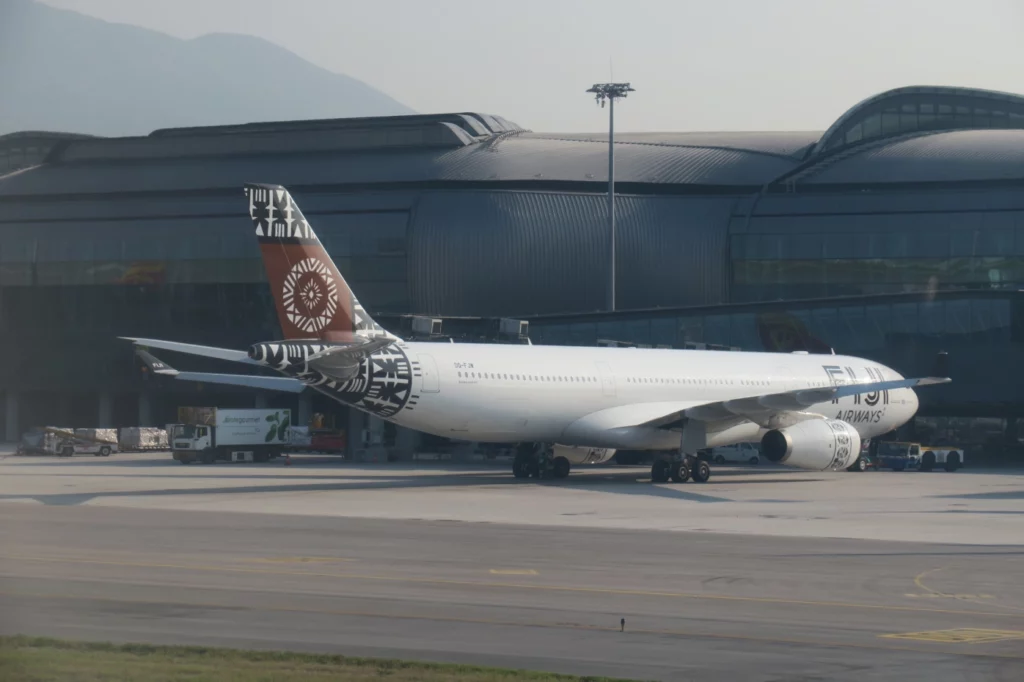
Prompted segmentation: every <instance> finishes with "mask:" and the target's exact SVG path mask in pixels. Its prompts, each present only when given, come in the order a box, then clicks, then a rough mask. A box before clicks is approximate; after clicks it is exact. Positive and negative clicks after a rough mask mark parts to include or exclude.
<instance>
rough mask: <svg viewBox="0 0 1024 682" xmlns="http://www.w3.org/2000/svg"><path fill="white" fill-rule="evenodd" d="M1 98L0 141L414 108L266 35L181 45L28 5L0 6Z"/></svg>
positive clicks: (11, 1) (14, 1)
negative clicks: (40, 133) (21, 135)
mask: <svg viewBox="0 0 1024 682" xmlns="http://www.w3.org/2000/svg"><path fill="white" fill-rule="evenodd" d="M0 92H2V93H4V106H3V107H0V135H3V134H6V133H12V132H19V131H24V130H50V131H60V132H70V133H85V134H91V135H105V136H122V135H146V134H148V133H149V132H151V131H153V130H156V129H159V128H178V127H190V126H208V125H227V124H238V123H254V122H265V121H277V120H296V119H317V118H348V117H356V116H396V115H402V114H412V113H415V112H414V111H413V110H412V109H410V108H409V107H407V106H405V105H404V104H401V103H400V102H398V101H397V100H395V99H394V98H392V97H390V96H388V95H386V94H384V93H382V92H380V91H379V90H376V89H374V88H373V87H371V86H370V85H368V84H366V83H363V82H362V81H359V80H357V79H355V78H352V77H350V76H346V75H344V74H339V73H334V72H332V71H328V70H327V69H323V68H321V67H319V66H316V65H315V64H312V63H310V62H308V61H306V60H305V59H303V58H302V57H300V56H299V55H297V54H295V53H294V52H292V51H290V50H288V49H287V48H284V47H281V46H279V45H276V44H274V43H271V42H269V41H267V40H264V39H263V38H258V37H255V36H248V35H242V34H234V33H211V34H206V35H202V36H198V37H196V38H192V39H189V40H182V39H179V38H175V37H173V36H169V35H166V34H163V33H160V32H159V31H154V30H152V29H146V28H141V27H138V26H132V25H129V24H117V23H112V22H107V21H104V20H102V19H96V18H93V17H88V16H86V15H83V14H79V13H77V12H73V11H70V10H63V9H57V8H53V7H50V6H48V5H44V4H42V3H39V2H35V1H34V0H5V2H4V7H3V9H0ZM268 92H269V93H272V96H269V97H268V96H267V94H268Z"/></svg>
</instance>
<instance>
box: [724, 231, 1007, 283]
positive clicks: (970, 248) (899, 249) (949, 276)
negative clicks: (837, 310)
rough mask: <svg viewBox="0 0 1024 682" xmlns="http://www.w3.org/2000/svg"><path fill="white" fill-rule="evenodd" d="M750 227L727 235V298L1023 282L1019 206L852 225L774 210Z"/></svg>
mask: <svg viewBox="0 0 1024 682" xmlns="http://www.w3.org/2000/svg"><path fill="white" fill-rule="evenodd" d="M843 223H849V225H848V228H849V229H844V224H843ZM794 227H796V228H800V229H794ZM815 228H816V231H815ZM854 228H856V229H854ZM757 230H758V231H757V232H756V233H755V232H748V233H743V234H737V233H733V234H732V236H731V237H730V258H731V265H732V299H733V300H734V301H777V300H780V299H799V298H822V297H829V296H862V295H871V294H886V293H902V292H914V291H928V290H934V289H980V288H987V289H1017V288H1020V287H1021V286H1022V285H1024V212H1022V211H992V212H974V213H972V212H963V213H959V214H949V215H943V216H941V217H937V218H936V219H935V220H921V219H919V218H918V219H915V218H908V217H905V216H899V215H886V216H878V217H874V218H872V219H871V220H863V219H862V220H860V221H858V223H857V224H856V225H854V224H853V221H851V220H850V219H849V218H848V217H846V216H842V217H836V216H831V217H825V218H820V217H819V218H813V219H812V218H804V217H793V218H786V219H782V218H779V219H769V220H762V221H760V222H759V223H758V224H757Z"/></svg>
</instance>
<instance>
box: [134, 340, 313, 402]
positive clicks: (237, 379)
mask: <svg viewBox="0 0 1024 682" xmlns="http://www.w3.org/2000/svg"><path fill="white" fill-rule="evenodd" d="M135 354H136V355H138V356H139V358H141V359H142V361H143V362H144V363H146V366H147V367H149V370H150V371H151V372H153V374H158V375H160V376H167V377H174V378H175V379H177V380H179V381H196V382H199V383H204V384H224V385H227V386H245V387H247V388H262V389H264V390H267V391H284V392H286V393H300V392H301V391H302V390H303V389H305V388H306V385H305V384H303V383H302V382H301V381H299V380H298V379H291V378H289V377H262V376H252V375H246V374H213V373H210V372H179V371H178V370H176V369H174V368H173V367H171V366H170V365H168V364H167V363H166V362H164V361H163V360H161V359H160V358H158V357H156V356H155V355H153V354H152V353H150V352H148V351H145V350H142V349H141V348H136V349H135Z"/></svg>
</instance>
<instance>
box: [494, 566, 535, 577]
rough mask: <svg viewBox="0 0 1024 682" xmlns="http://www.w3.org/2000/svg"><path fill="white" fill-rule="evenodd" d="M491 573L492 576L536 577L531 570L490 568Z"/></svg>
mask: <svg viewBox="0 0 1024 682" xmlns="http://www.w3.org/2000/svg"><path fill="white" fill-rule="evenodd" d="M491 573H492V574H494V575H537V571H535V570H533V569H532V568H492V569H491Z"/></svg>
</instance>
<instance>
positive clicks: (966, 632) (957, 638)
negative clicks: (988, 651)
mask: <svg viewBox="0 0 1024 682" xmlns="http://www.w3.org/2000/svg"><path fill="white" fill-rule="evenodd" d="M879 637H884V638H887V639H913V640H917V641H919V642H942V643H944V644H987V643H989V642H1005V641H1006V640H1010V639H1024V631H1021V630H985V629H983V628H954V629H952V630H928V631H926V632H902V633H895V634H891V635H879Z"/></svg>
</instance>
